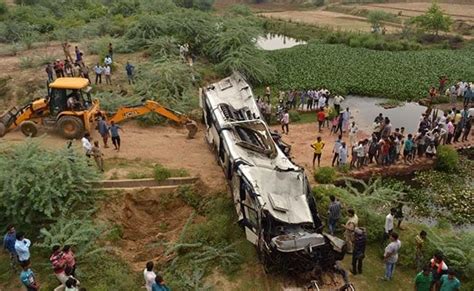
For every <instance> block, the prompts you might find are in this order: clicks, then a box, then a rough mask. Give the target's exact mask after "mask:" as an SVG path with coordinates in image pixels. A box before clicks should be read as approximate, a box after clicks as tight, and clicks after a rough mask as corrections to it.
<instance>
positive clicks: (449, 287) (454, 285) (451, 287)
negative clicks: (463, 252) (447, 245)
mask: <svg viewBox="0 0 474 291" xmlns="http://www.w3.org/2000/svg"><path fill="white" fill-rule="evenodd" d="M440 283H441V284H440V286H441V288H440V289H439V290H440V291H459V288H460V287H461V282H460V281H459V279H458V278H456V272H454V271H453V270H448V274H444V275H442V276H441V280H440Z"/></svg>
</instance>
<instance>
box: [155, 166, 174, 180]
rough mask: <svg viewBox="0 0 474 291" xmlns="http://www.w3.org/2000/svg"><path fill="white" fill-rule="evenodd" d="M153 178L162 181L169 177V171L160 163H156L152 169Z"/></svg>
mask: <svg viewBox="0 0 474 291" xmlns="http://www.w3.org/2000/svg"><path fill="white" fill-rule="evenodd" d="M154 174H155V180H156V181H158V182H161V181H164V180H166V179H168V178H170V177H171V171H170V170H168V169H167V168H165V167H163V166H162V165H156V166H155V169H154Z"/></svg>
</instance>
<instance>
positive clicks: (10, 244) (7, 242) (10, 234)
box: [3, 224, 18, 271]
mask: <svg viewBox="0 0 474 291" xmlns="http://www.w3.org/2000/svg"><path fill="white" fill-rule="evenodd" d="M15 242H16V231H15V227H14V226H13V225H11V224H10V225H8V226H7V233H6V234H5V236H4V237H3V249H4V250H6V251H7V252H8V253H9V254H10V265H11V267H12V269H13V270H15V271H16V264H17V262H18V255H17V254H16V250H15Z"/></svg>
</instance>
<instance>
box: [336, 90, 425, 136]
mask: <svg viewBox="0 0 474 291" xmlns="http://www.w3.org/2000/svg"><path fill="white" fill-rule="evenodd" d="M387 101H388V99H384V98H372V97H361V96H353V95H349V96H346V97H345V100H344V101H343V102H342V104H341V110H345V109H346V108H347V107H349V110H350V111H351V112H352V116H353V117H354V119H353V120H354V121H355V122H356V124H357V126H358V127H359V129H361V130H363V131H365V132H369V133H370V132H372V124H373V122H374V119H375V117H376V116H377V115H379V113H382V114H383V116H384V117H385V116H386V117H388V118H389V119H390V121H391V122H392V126H393V129H395V128H401V127H405V132H406V133H414V132H416V130H417V128H418V123H419V121H420V117H421V114H422V113H424V112H425V111H426V107H425V106H421V105H419V104H418V103H416V102H405V103H401V105H400V106H398V107H395V108H390V109H385V108H383V107H382V106H381V105H380V104H381V103H384V102H387Z"/></svg>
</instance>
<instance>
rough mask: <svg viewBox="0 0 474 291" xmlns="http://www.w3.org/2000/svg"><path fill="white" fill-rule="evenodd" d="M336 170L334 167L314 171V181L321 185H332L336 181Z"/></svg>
mask: <svg viewBox="0 0 474 291" xmlns="http://www.w3.org/2000/svg"><path fill="white" fill-rule="evenodd" d="M336 175H337V172H336V169H335V168H333V167H321V168H319V169H317V170H315V171H314V180H315V181H316V182H318V183H321V184H331V183H333V182H334V180H335V179H336Z"/></svg>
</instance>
